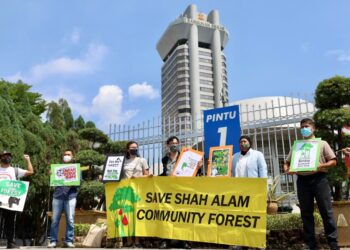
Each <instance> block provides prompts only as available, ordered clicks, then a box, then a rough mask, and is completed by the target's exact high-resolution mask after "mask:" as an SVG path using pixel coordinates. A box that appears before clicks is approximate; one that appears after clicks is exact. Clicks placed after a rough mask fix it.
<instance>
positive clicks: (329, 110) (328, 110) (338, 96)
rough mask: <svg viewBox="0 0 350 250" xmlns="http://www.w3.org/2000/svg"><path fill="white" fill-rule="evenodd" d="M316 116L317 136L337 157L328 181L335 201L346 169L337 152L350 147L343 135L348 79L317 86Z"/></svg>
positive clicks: (349, 116)
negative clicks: (332, 188) (332, 189)
mask: <svg viewBox="0 0 350 250" xmlns="http://www.w3.org/2000/svg"><path fill="white" fill-rule="evenodd" d="M315 101H316V107H317V108H318V110H317V112H316V113H315V115H314V119H315V122H316V127H317V136H320V137H322V138H323V139H324V140H326V141H328V142H329V143H330V144H331V146H332V148H333V149H334V150H335V151H336V152H338V153H337V166H336V167H334V168H331V169H330V170H329V174H328V178H329V181H330V184H331V185H332V186H333V187H334V189H335V192H334V194H333V198H334V200H340V199H341V198H342V192H341V191H342V183H343V182H344V181H347V174H346V173H347V170H346V166H345V165H344V163H343V161H342V155H341V152H340V151H338V150H339V149H342V148H344V147H345V146H348V145H350V137H349V136H345V135H344V134H342V128H343V127H344V125H347V124H350V110H349V108H348V107H347V105H350V78H346V77H341V76H335V77H332V78H330V79H326V80H324V81H322V82H320V83H319V85H318V86H317V89H316V93H315Z"/></svg>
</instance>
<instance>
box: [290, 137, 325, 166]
mask: <svg viewBox="0 0 350 250" xmlns="http://www.w3.org/2000/svg"><path fill="white" fill-rule="evenodd" d="M320 142H321V139H320V138H315V139H312V140H296V141H294V144H293V149H292V159H291V163H290V171H291V172H303V171H316V170H317V167H318V165H319V164H320Z"/></svg>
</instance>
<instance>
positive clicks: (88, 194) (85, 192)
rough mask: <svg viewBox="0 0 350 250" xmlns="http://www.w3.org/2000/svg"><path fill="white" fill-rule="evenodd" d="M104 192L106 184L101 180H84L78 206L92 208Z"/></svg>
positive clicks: (86, 208) (85, 208)
mask: <svg viewBox="0 0 350 250" xmlns="http://www.w3.org/2000/svg"><path fill="white" fill-rule="evenodd" d="M103 194H104V185H103V183H101V182H99V181H84V182H82V185H81V187H80V189H79V193H78V197H77V208H82V209H84V210H92V209H93V208H94V207H96V206H97V204H98V201H99V199H100V198H101V197H102V195H103Z"/></svg>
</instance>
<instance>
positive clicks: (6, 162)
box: [1, 157, 12, 164]
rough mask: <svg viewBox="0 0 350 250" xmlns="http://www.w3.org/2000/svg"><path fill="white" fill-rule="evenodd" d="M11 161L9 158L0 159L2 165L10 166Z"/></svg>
mask: <svg viewBox="0 0 350 250" xmlns="http://www.w3.org/2000/svg"><path fill="white" fill-rule="evenodd" d="M11 161H12V158H11V157H6V158H3V159H1V163H3V164H10V163H11Z"/></svg>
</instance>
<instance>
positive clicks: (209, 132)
mask: <svg viewBox="0 0 350 250" xmlns="http://www.w3.org/2000/svg"><path fill="white" fill-rule="evenodd" d="M240 135H241V125H240V122H239V106H238V105H235V106H229V107H224V108H217V109H209V110H205V111H204V152H205V157H209V149H210V148H211V147H217V146H225V145H233V152H234V153H236V152H239V137H240Z"/></svg>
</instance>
